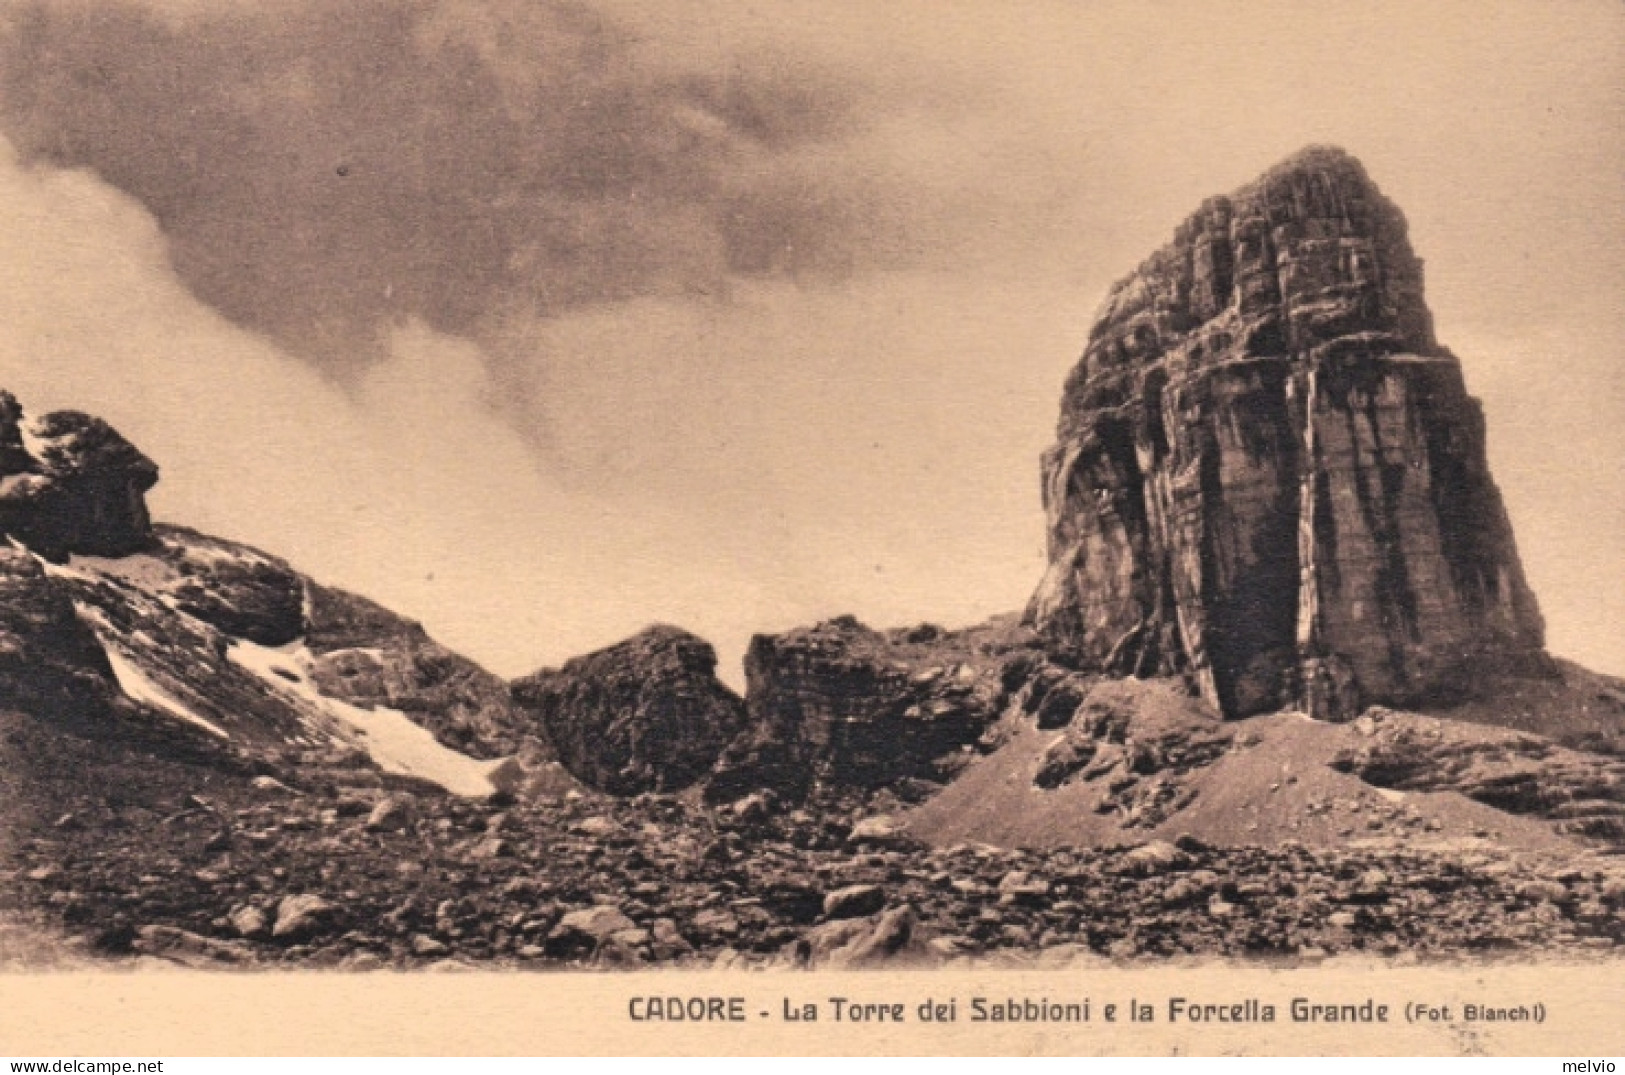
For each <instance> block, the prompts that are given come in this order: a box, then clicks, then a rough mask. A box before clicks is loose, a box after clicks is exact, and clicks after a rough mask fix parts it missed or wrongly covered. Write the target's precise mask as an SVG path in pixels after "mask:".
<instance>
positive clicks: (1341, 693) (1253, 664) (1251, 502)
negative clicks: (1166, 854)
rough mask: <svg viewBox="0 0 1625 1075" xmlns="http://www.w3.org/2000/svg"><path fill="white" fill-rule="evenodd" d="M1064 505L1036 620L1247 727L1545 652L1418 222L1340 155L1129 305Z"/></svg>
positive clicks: (1090, 376) (1187, 230) (1104, 660)
mask: <svg viewBox="0 0 1625 1075" xmlns="http://www.w3.org/2000/svg"><path fill="white" fill-rule="evenodd" d="M1043 489H1044V507H1045V511H1046V514H1047V518H1048V529H1049V561H1050V563H1049V569H1048V571H1047V572H1046V573H1045V576H1044V579H1043V581H1042V582H1041V583H1040V585H1039V587H1038V590H1037V592H1036V593H1035V594H1034V595H1033V598H1032V601H1031V603H1030V604H1029V606H1028V609H1027V618H1028V620H1029V622H1031V623H1032V624H1033V625H1034V626H1036V627H1037V628H1038V629H1039V630H1040V631H1041V632H1042V633H1043V634H1044V635H1045V636H1046V637H1047V639H1048V640H1049V642H1050V643H1051V645H1052V646H1054V647H1055V648H1056V649H1058V650H1060V651H1062V652H1066V653H1069V654H1070V655H1071V656H1072V657H1074V658H1075V659H1078V660H1080V661H1082V662H1083V663H1085V664H1090V665H1095V666H1101V667H1104V668H1106V669H1107V670H1109V671H1114V672H1119V673H1132V674H1142V675H1144V674H1150V673H1154V672H1160V673H1168V672H1181V673H1184V674H1187V675H1189V676H1190V677H1191V678H1192V679H1193V681H1194V682H1195V684H1196V685H1197V687H1198V688H1199V689H1200V691H1201V693H1202V694H1203V695H1204V696H1205V697H1206V698H1207V699H1208V700H1209V701H1211V702H1212V703H1213V704H1215V705H1216V706H1218V707H1219V708H1220V709H1221V710H1222V711H1223V712H1225V713H1226V714H1227V715H1230V716H1244V715H1247V714H1250V713H1256V712H1262V711H1266V710H1270V709H1274V708H1277V707H1280V706H1283V705H1300V706H1303V707H1304V708H1306V709H1308V710H1309V711H1310V712H1311V713H1313V714H1315V715H1317V716H1331V717H1335V716H1342V715H1346V714H1348V713H1350V712H1352V711H1354V710H1355V709H1356V708H1357V707H1358V706H1359V705H1361V704H1363V703H1368V702H1388V703H1392V704H1409V703H1415V702H1418V701H1422V700H1427V699H1430V698H1438V697H1442V696H1446V695H1448V694H1451V693H1453V692H1455V691H1456V690H1458V689H1459V688H1460V687H1461V686H1462V685H1463V683H1464V682H1465V680H1466V678H1467V677H1470V676H1471V675H1472V672H1473V669H1474V668H1475V667H1477V666H1478V665H1479V663H1480V662H1482V661H1483V660H1485V659H1486V658H1489V659H1494V660H1498V661H1504V660H1507V659H1509V658H1511V657H1520V658H1521V657H1527V656H1531V655H1534V654H1538V653H1539V652H1540V651H1541V648H1542V645H1543V640H1542V635H1543V627H1542V622H1541V618H1540V612H1539V610H1538V608H1537V606H1536V602H1535V598H1534V595H1533V594H1532V593H1531V592H1530V590H1529V587H1528V585H1527V584H1526V582H1525V581H1524V576H1523V570H1522V567H1521V566H1520V564H1519V562H1518V555H1517V550H1516V548H1515V546H1514V543H1513V538H1512V529H1511V526H1510V524H1509V522H1508V520H1507V516H1506V512H1505V510H1504V508H1503V506H1502V503H1501V497H1500V494H1499V492H1498V491H1497V490H1496V488H1495V484H1494V482H1493V481H1492V480H1491V478H1490V473H1489V468H1488V465H1487V463H1486V461H1485V452H1484V419H1483V414H1482V411H1481V409H1480V407H1479V405H1478V402H1477V401H1476V400H1474V399H1472V398H1471V397H1469V396H1468V395H1467V391H1466V387H1465V385H1464V382H1463V380H1462V374H1461V365H1460V363H1459V362H1458V361H1457V360H1456V358H1455V356H1453V355H1452V354H1450V352H1449V351H1447V350H1445V349H1444V348H1442V347H1440V346H1439V344H1438V343H1437V341H1436V340H1435V339H1434V336H1433V325H1432V317H1431V315H1430V314H1429V312H1428V309H1427V305H1426V303H1425V301H1424V299H1423V294H1422V263H1421V261H1420V260H1419V259H1418V258H1417V257H1416V255H1415V254H1414V253H1413V252H1412V250H1411V247H1410V243H1409V241H1408V239H1407V238H1406V227H1405V219H1404V217H1403V215H1402V214H1401V213H1400V212H1399V210H1398V208H1397V207H1396V206H1394V205H1393V203H1391V202H1389V201H1388V200H1387V199H1386V198H1384V197H1383V195H1382V194H1381V193H1380V192H1379V191H1378V190H1377V188H1376V186H1375V185H1374V184H1373V183H1372V182H1371V180H1370V179H1369V178H1368V177H1367V176H1366V174H1365V170H1364V168H1362V167H1361V165H1360V163H1359V162H1358V161H1356V160H1355V159H1354V158H1353V157H1351V156H1349V155H1348V154H1346V153H1344V152H1343V151H1341V150H1338V149H1333V148H1327V147H1311V148H1309V149H1306V150H1303V151H1302V152H1300V153H1298V154H1296V155H1295V156H1293V157H1291V158H1289V159H1288V160H1286V161H1284V162H1282V163H1281V164H1279V165H1277V166H1276V167H1274V168H1272V169H1270V170H1269V171H1268V172H1266V173H1265V174H1264V175H1263V176H1261V177H1260V178H1259V179H1257V180H1255V181H1254V182H1252V183H1250V184H1248V185H1247V186H1245V187H1243V188H1241V189H1240V190H1238V191H1236V192H1235V193H1233V194H1231V195H1229V196H1228V197H1221V198H1213V199H1210V200H1208V201H1207V202H1206V203H1204V204H1203V205H1202V207H1201V208H1200V209H1198V210H1197V212H1196V213H1195V214H1194V215H1193V216H1191V217H1190V219H1188V220H1187V221H1186V222H1185V223H1184V224H1183V225H1181V226H1180V227H1179V229H1178V230H1177V231H1176V233H1175V236H1174V241H1173V242H1172V243H1170V244H1169V245H1168V246H1166V247H1164V248H1162V249H1161V250H1159V251H1157V252H1156V253H1155V254H1153V255H1152V256H1151V257H1150V258H1149V259H1147V260H1146V261H1145V262H1144V263H1143V264H1142V265H1141V266H1140V267H1139V269H1137V270H1136V271H1135V272H1134V273H1133V274H1131V275H1130V276H1128V277H1126V278H1125V279H1123V280H1121V281H1119V282H1118V283H1117V285H1116V286H1114V287H1113V288H1112V290H1111V292H1110V294H1109V295H1108V296H1107V298H1106V301H1105V304H1104V305H1103V307H1102V309H1101V312H1100V314H1099V315H1098V317H1097V319H1096V321H1095V324H1094V327H1093V329H1092V330H1091V332H1090V335H1089V343H1088V346H1087V347H1086V349H1085V351H1084V355H1083V358H1082V360H1081V361H1080V362H1079V363H1078V365H1077V367H1076V368H1075V369H1074V370H1073V371H1072V373H1071V375H1070V376H1069V377H1068V379H1067V384H1066V390H1065V395H1064V397H1063V399H1062V403H1061V420H1060V425H1059V430H1058V436H1057V442H1056V444H1055V445H1054V446H1053V447H1052V448H1050V449H1049V451H1048V452H1046V453H1045V455H1044V460H1043Z"/></svg>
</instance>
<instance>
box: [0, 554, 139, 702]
mask: <svg viewBox="0 0 1625 1075" xmlns="http://www.w3.org/2000/svg"><path fill="white" fill-rule="evenodd" d="M116 689H117V688H116V686H115V684H114V681H113V669H112V666H111V665H109V664H108V661H107V655H106V654H105V653H104V652H102V648H101V646H100V645H98V644H97V642H96V636H95V635H94V634H92V633H91V631H90V629H89V628H87V627H86V626H85V625H84V624H83V623H81V622H80V621H79V618H78V616H77V615H75V613H74V608H73V602H72V600H71V599H70V597H69V595H68V594H67V593H66V592H64V591H63V589H62V588H61V587H58V586H55V585H53V584H52V580H51V578H50V577H49V576H48V575H47V574H46V573H45V570H44V569H43V568H42V567H40V565H39V562H38V561H37V560H35V559H34V557H32V556H30V555H29V554H28V553H26V552H22V551H19V550H17V549H12V548H7V547H3V546H0V709H13V708H14V709H21V710H26V711H29V712H34V713H40V714H42V715H45V716H52V717H56V716H61V715H75V716H84V715H88V714H90V713H94V712H96V711H98V710H100V709H102V708H103V707H105V706H106V705H107V703H108V702H109V701H110V700H111V699H112V697H113V695H114V694H115V692H116Z"/></svg>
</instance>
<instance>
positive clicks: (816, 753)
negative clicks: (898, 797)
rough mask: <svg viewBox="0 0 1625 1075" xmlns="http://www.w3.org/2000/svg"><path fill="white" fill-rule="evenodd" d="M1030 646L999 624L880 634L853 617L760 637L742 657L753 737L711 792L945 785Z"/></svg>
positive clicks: (1025, 663) (724, 766)
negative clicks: (907, 781)
mask: <svg viewBox="0 0 1625 1075" xmlns="http://www.w3.org/2000/svg"><path fill="white" fill-rule="evenodd" d="M1030 641H1031V640H1030V639H1028V638H1027V637H1026V636H1024V635H1023V634H1022V632H1020V631H1019V630H1015V631H1013V630H1011V629H1010V627H1009V625H1006V624H998V623H995V624H990V625H987V626H984V627H982V628H972V629H970V630H967V631H959V632H948V631H944V630H942V629H940V628H937V627H934V626H930V625H924V626H921V627H915V628H904V629H900V630H895V631H888V632H884V633H882V632H880V631H876V630H873V629H871V628H869V627H866V626H864V625H863V624H861V623H859V622H858V621H857V620H855V619H853V618H852V617H850V616H842V617H839V618H837V619H833V620H828V621H825V622H824V623H820V624H817V625H816V626H813V627H807V628H799V629H797V630H794V631H790V632H787V633H785V634H782V635H757V636H756V637H755V638H754V639H752V640H751V644H750V648H749V650H748V651H747V652H746V654H745V677H746V682H747V690H746V693H745V697H746V703H747V705H748V707H749V712H750V728H749V730H748V731H747V732H746V733H745V734H744V735H742V736H741V737H740V738H739V740H738V741H737V742H736V743H734V744H733V745H731V746H730V747H729V749H728V752H727V754H726V755H725V756H724V757H723V759H722V761H721V762H719V763H718V766H717V771H716V773H715V774H714V775H713V776H712V779H711V782H710V784H709V785H708V786H707V789H706V790H707V795H708V796H710V797H711V798H712V799H713V800H716V801H727V800H730V799H733V798H737V797H738V796H740V795H744V794H746V793H747V792H749V791H751V790H754V789H755V788H758V787H769V788H774V789H776V790H779V791H783V792H787V793H790V794H801V793H803V792H805V791H806V790H807V789H808V788H809V787H810V786H811V785H813V784H825V785H833V786H850V787H875V786H879V785H883V784H891V783H894V782H896V781H898V780H903V779H910V778H912V779H924V780H941V779H943V778H945V777H947V776H950V775H951V774H952V773H953V772H954V771H956V770H957V767H958V763H959V761H960V760H961V759H960V755H961V754H962V752H963V751H965V750H967V749H969V748H971V746H972V745H973V744H975V743H976V741H977V740H978V739H979V738H980V737H981V736H982V735H983V733H984V732H986V731H987V729H988V727H989V726H990V725H991V724H992V723H993V722H994V721H995V720H997V718H998V716H999V713H1000V711H1001V710H1002V708H1003V706H1004V704H1005V702H1006V700H1007V697H1008V693H1009V689H1010V687H1011V685H1012V682H1013V681H1014V680H1015V679H1016V677H1017V670H1019V672H1020V673H1021V674H1025V672H1026V671H1028V670H1029V667H1030V664H1031V662H1032V658H1033V657H1034V653H1033V650H1032V649H1031V648H1029V647H1028V646H1027V645H1026V644H1025V643H1027V642H1030Z"/></svg>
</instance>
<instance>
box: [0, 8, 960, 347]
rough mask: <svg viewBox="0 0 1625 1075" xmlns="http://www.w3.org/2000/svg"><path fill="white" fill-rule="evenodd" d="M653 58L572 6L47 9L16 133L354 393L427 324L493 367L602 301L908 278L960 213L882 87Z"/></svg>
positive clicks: (31, 48) (14, 109) (26, 70)
mask: <svg viewBox="0 0 1625 1075" xmlns="http://www.w3.org/2000/svg"><path fill="white" fill-rule="evenodd" d="M660 45H661V43H660V42H659V41H651V40H648V39H647V38H646V37H642V36H640V35H639V34H638V33H636V32H634V31H633V30H632V29H629V28H628V27H626V26H625V25H623V24H621V23H618V22H617V21H615V20H613V19H611V18H609V17H606V16H605V15H604V14H601V13H600V12H598V11H596V10H595V9H594V8H593V7H591V6H588V5H586V4H579V3H570V2H557V0H535V2H533V0H512V2H508V0H489V2H473V0H471V2H455V3H454V2H449V0H447V2H429V0H406V2H402V0H350V2H346V3H344V4H332V3H326V2H318V0H311V2H308V3H298V2H289V0H283V2H279V3H272V4H269V5H262V6H259V7H256V8H254V9H252V10H246V11H245V10H243V9H233V10H230V11H218V10H217V11H213V12H211V11H210V10H209V9H207V8H204V7H199V8H198V9H196V10H189V11H182V12H181V13H179V14H177V13H176V12H173V11H161V10H158V9H156V8H154V7H152V6H149V5H147V4H142V3H137V2H135V0H113V2H109V0H94V2H90V0H66V2H62V0H49V2H45V0H28V2H24V3H20V4H17V5H14V6H12V7H10V8H8V9H6V13H5V14H4V15H3V16H0V72H3V74H0V130H3V132H4V134H5V135H6V136H7V137H8V138H9V139H10V140H11V141H12V142H13V143H14V144H15V146H16V147H17V149H18V151H19V152H20V154H21V155H22V156H23V159H24V160H26V161H29V162H43V163H46V164H49V165H53V166H58V167H76V168H77V167H84V168H89V169H91V170H93V171H94V172H96V173H97V174H98V175H99V176H101V177H102V178H103V179H105V180H106V181H107V182H109V183H112V184H113V185H115V186H117V187H119V188H121V189H122V190H124V191H125V192H127V193H128V194H130V195H132V196H134V197H135V198H136V199H138V200H139V201H140V202H141V203H143V204H144V205H145V206H146V207H147V209H148V210H149V211H150V212H151V213H152V214H153V216H154V217H155V218H156V220H157V221H158V223H159V225H160V227H161V228H162V229H163V231H164V233H165V235H166V236H167V238H168V241H169V244H170V256H171V258H172V261H173V264H174V267H175V270H176V272H177V273H178V274H179V275H180V277H181V278H182V279H183V280H184V281H185V283H186V284H187V286H188V287H190V288H191V289H192V291H193V292H194V293H195V294H197V295H198V296H199V297H200V298H202V299H203V300H204V301H206V302H207V303H209V304H210V305H212V306H213V307H215V308H216V309H218V310H220V311H221V312H222V313H224V314H225V315H226V316H228V317H230V318H231V319H232V320H234V321H236V322H238V323H239V324H242V325H245V326H247V327H250V328H253V329H255V330H258V331H262V332H264V333H266V334H267V335H269V336H270V337H272V338H273V339H275V340H277V341H278V342H279V343H280V344H282V345H283V346H284V347H286V348H288V349H289V350H291V351H293V352H294V353H296V354H299V355H301V356H303V357H306V358H308V359H311V360H313V361H315V362H317V363H318V364H319V365H321V366H322V367H323V368H324V369H326V370H328V371H330V372H333V373H336V374H338V375H340V376H343V375H345V374H349V373H354V372H355V371H357V370H359V369H361V368H363V367H364V366H365V365H366V364H367V363H368V361H369V360H371V359H373V358H375V357H377V356H378V355H379V354H381V349H382V347H383V346H384V344H383V342H382V340H383V334H382V332H381V330H383V329H385V328H387V327H388V326H390V325H392V324H400V323H403V322H404V321H406V320H408V319H414V318H415V319H418V320H421V321H422V322H424V323H426V324H428V325H429V326H430V327H432V328H434V329H435V330H437V331H440V332H443V333H447V334H451V335H458V336H465V337H470V338H474V339H478V340H481V341H482V342H486V343H487V344H488V345H490V344H493V343H494V344H495V345H494V346H491V347H490V350H491V351H492V353H498V354H499V353H501V352H502V347H501V345H500V337H501V334H502V332H503V331H504V330H503V326H508V325H513V324H516V323H524V322H525V321H526V320H527V319H533V318H535V317H538V316H540V317H547V316H551V315H556V314H559V313H561V312H565V311H570V310H574V309H577V308H580V307H582V306H586V305H591V304H596V303H604V302H612V301H616V300H621V299H627V298H632V297H638V296H651V295H656V296H659V295H687V294H693V293H697V292H698V293H718V292H722V291H725V290H726V289H727V287H728V283H729V281H730V280H733V279H737V278H741V277H747V278H760V277H770V276H790V277H794V278H798V279H805V278H809V277H811V278H818V277H827V276H841V275H843V274H848V273H851V272H854V271H864V270H868V269H875V268H884V267H888V266H898V265H906V264H909V263H910V262H911V261H913V260H915V259H918V258H920V257H922V256H923V255H922V250H926V249H927V248H930V247H931V246H932V244H933V243H936V242H937V241H938V238H939V237H940V233H941V232H942V230H943V229H941V228H938V227H936V225H935V224H934V223H933V221H934V220H935V219H936V218H938V217H941V216H944V215H951V214H953V213H955V212H957V211H959V209H960V208H962V206H960V205H958V204H957V203H956V204H948V203H949V202H953V201H954V198H955V197H958V195H955V196H952V197H950V196H948V195H943V196H940V197H937V198H936V199H935V201H933V198H932V196H931V195H930V194H929V193H926V194H922V193H921V192H920V189H919V188H918V187H917V186H916V184H915V183H914V182H913V181H912V180H913V179H916V178H918V177H917V176H906V175H901V174H900V172H906V171H907V170H908V167H911V166H912V165H905V164H899V162H898V161H897V160H892V159H889V158H888V153H889V150H888V148H887V146H886V139H885V137H884V135H883V133H877V129H876V126H875V125H876V122H877V121H876V117H877V116H880V117H884V116H885V115H886V114H888V113H889V114H895V113H897V112H898V111H900V110H901V111H906V110H908V109H916V108H917V109H923V110H927V111H928V110H929V109H930V108H931V107H933V106H932V105H930V104H929V103H926V102H923V101H919V100H915V101H910V100H908V99H907V97H908V94H907V93H906V92H899V90H898V88H897V87H896V86H895V85H892V86H888V85H884V84H883V82H884V77H883V73H872V74H871V75H870V76H868V77H854V74H853V73H852V72H850V71H840V72H838V71H834V70H831V69H828V68H820V67H819V66H818V65H817V64H814V63H810V62H807V61H805V60H801V59H798V58H797V57H795V56H794V55H792V54H788V53H783V52H774V53H765V52H763V53H759V54H743V55H729V56H714V57H710V58H709V59H707V60H705V61H704V62H701V61H699V60H697V59H696V57H695V54H693V53H690V54H689V56H688V58H687V59H686V60H684V59H678V58H676V56H677V53H676V52H675V51H673V52H671V53H670V54H668V53H667V52H664V51H663V50H662V48H661V47H660ZM928 190H929V185H928V184H927V191H928ZM945 199H946V200H945Z"/></svg>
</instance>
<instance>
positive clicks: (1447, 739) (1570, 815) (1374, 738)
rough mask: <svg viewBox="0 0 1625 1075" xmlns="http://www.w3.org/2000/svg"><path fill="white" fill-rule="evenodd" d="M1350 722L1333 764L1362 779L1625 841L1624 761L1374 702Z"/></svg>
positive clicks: (1563, 830)
mask: <svg viewBox="0 0 1625 1075" xmlns="http://www.w3.org/2000/svg"><path fill="white" fill-rule="evenodd" d="M1355 724H1356V726H1357V728H1356V730H1357V731H1358V732H1359V733H1360V735H1361V736H1362V738H1361V740H1360V742H1359V744H1358V745H1357V746H1355V747H1352V748H1348V749H1345V750H1343V751H1342V752H1340V753H1339V755H1338V756H1337V758H1336V759H1334V761H1333V762H1332V765H1333V767H1334V768H1336V769H1338V770H1340V771H1343V772H1350V773H1354V774H1355V775H1357V776H1359V777H1360V779H1362V780H1364V781H1365V782H1366V783H1368V784H1372V785H1374V786H1376V787H1380V788H1391V789H1394V790H1396V791H1407V792H1409V791H1423V792H1427V791H1433V792H1437V791H1454V792H1459V793H1460V794H1462V795H1465V796H1467V797H1468V798H1469V799H1473V800H1475V801H1477V802H1481V803H1484V804H1486V805H1488V806H1493V807H1495V808H1496V809H1497V810H1504V811H1506V812H1507V813H1509V814H1529V815H1534V816H1537V817H1543V818H1547V819H1550V820H1552V821H1554V822H1555V825H1556V829H1557V831H1558V832H1561V833H1563V834H1565V835H1570V836H1581V837H1594V838H1598V839H1602V840H1609V841H1613V842H1615V843H1618V842H1620V841H1625V760H1621V759H1619V758H1613V757H1608V756H1606V755H1600V754H1592V753H1588V752H1585V751H1578V750H1570V749H1568V748H1566V747H1563V746H1560V745H1558V744H1557V743H1554V742H1552V741H1551V740H1550V739H1547V738H1546V737H1544V736H1539V735H1531V734H1529V733H1527V732H1517V731H1511V730H1508V729H1503V728H1475V727H1472V726H1471V725H1466V724H1461V723H1459V722H1456V721H1441V720H1436V719H1433V718H1430V717H1424V716H1420V715H1417V714H1415V713H1397V712H1394V711H1392V710H1389V709H1385V708H1383V707H1381V706H1373V707H1372V708H1371V709H1369V710H1367V711H1366V712H1365V713H1363V714H1361V715H1360V718H1359V719H1358V720H1357V721H1356V722H1355Z"/></svg>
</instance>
